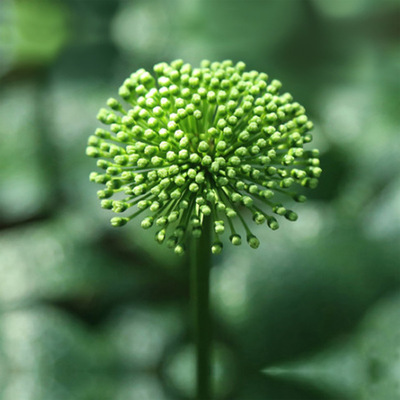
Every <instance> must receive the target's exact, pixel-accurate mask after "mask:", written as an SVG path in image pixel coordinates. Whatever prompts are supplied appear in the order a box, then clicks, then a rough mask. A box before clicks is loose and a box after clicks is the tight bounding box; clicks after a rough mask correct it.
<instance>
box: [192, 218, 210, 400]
mask: <svg viewBox="0 0 400 400" xmlns="http://www.w3.org/2000/svg"><path fill="white" fill-rule="evenodd" d="M211 266H212V261H211V218H210V217H206V218H205V220H204V221H203V234H202V235H201V236H200V237H199V238H193V239H192V243H191V251H190V293H191V310H192V313H193V337H194V341H195V354H196V400H204V399H207V400H211V399H212V387H211V380H212V321H211V315H210V271H211Z"/></svg>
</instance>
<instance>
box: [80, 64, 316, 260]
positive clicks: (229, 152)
mask: <svg viewBox="0 0 400 400" xmlns="http://www.w3.org/2000/svg"><path fill="white" fill-rule="evenodd" d="M154 71H155V74H156V78H154V77H153V75H152V74H150V73H149V72H147V71H145V70H144V69H140V70H138V71H137V72H135V73H133V74H132V75H131V76H130V77H129V78H128V79H126V80H125V82H124V83H123V85H122V86H121V87H120V89H119V96H120V97H121V98H122V99H123V100H124V101H125V103H126V104H127V105H128V107H125V106H124V105H123V104H122V103H121V102H119V101H118V100H116V99H114V98H110V99H109V100H108V102H107V105H108V107H109V108H108V109H106V108H103V109H101V110H100V112H99V114H98V119H99V120H100V121H101V122H102V123H104V124H106V125H108V126H109V129H108V130H105V129H100V128H99V129H97V130H96V132H95V134H94V135H93V136H90V137H89V141H88V147H87V155H89V156H91V157H96V158H98V161H97V166H98V167H99V168H101V169H102V170H104V172H102V173H99V172H93V173H92V174H91V175H90V180H91V181H94V182H97V183H100V184H103V185H105V188H104V189H103V190H100V191H98V193H97V194H98V197H99V198H100V199H101V206H102V207H103V208H106V209H110V210H112V211H114V212H116V213H123V214H122V215H121V216H119V217H114V218H112V219H111V224H112V225H114V226H122V225H124V224H126V223H127V222H128V221H130V220H131V219H133V218H135V217H139V216H140V217H141V225H142V227H143V228H144V229H148V228H151V227H155V228H156V229H157V232H156V234H155V238H156V240H157V241H158V242H159V243H163V242H164V241H165V242H166V243H167V245H168V246H169V247H172V248H173V249H174V250H175V252H176V253H178V254H181V253H183V252H184V249H185V243H186V241H187V238H188V237H189V236H194V237H199V236H200V235H201V234H202V226H203V221H204V218H211V220H212V227H213V244H212V251H213V253H219V252H220V251H221V250H222V242H221V240H220V236H221V235H222V234H224V232H225V231H227V232H228V233H229V238H230V241H231V242H232V244H234V245H240V244H241V241H242V239H241V236H240V235H239V233H237V225H238V224H240V225H241V226H243V228H244V230H245V232H246V238H247V242H248V243H249V245H250V246H251V247H252V248H257V247H258V246H259V240H258V239H257V238H256V237H255V236H254V235H253V234H252V233H251V231H250V228H249V226H248V224H247V222H246V220H245V218H244V214H245V212H244V211H245V210H247V211H248V212H249V213H250V214H251V215H252V218H253V221H254V222H255V223H256V224H266V225H268V226H269V227H270V228H271V229H273V230H275V229H277V228H278V227H279V225H278V221H277V220H276V218H275V217H274V216H273V215H272V214H275V215H279V216H283V217H285V218H286V219H288V220H289V221H295V220H296V219H297V214H296V213H295V212H294V211H292V210H290V209H287V208H286V206H285V205H284V204H283V202H284V201H285V200H286V199H288V198H290V199H293V200H294V201H297V202H303V201H305V199H306V198H305V196H303V195H301V194H298V193H297V192H296V189H295V188H296V186H298V185H300V186H306V187H310V188H314V187H316V185H317V183H318V177H319V176H320V174H321V168H320V167H319V159H318V150H304V149H303V145H304V144H306V143H309V142H311V140H312V136H311V135H310V134H309V133H308V131H310V129H311V128H312V126H313V125H312V122H311V121H309V120H308V118H307V116H306V115H305V109H304V107H302V106H301V105H300V104H299V103H297V102H293V98H292V96H291V95H290V94H289V93H283V94H279V90H280V88H281V86H282V85H281V83H280V82H279V81H277V80H272V81H271V82H269V83H268V76H267V75H266V74H264V73H258V72H256V71H251V72H245V64H244V63H243V62H239V63H237V64H236V65H233V64H232V62H231V61H223V62H222V63H219V62H214V63H210V62H209V61H203V62H202V63H201V68H192V66H191V65H189V64H184V63H183V61H182V60H176V61H174V62H172V63H171V64H167V63H160V64H157V65H156V66H155V67H154ZM112 197H114V198H113V199H111V198H112ZM132 210H133V211H132Z"/></svg>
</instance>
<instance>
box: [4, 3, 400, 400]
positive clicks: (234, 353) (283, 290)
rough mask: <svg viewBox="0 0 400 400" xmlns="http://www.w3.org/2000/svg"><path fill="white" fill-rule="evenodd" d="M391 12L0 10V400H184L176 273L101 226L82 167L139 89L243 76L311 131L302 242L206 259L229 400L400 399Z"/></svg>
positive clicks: (266, 242) (282, 240)
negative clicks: (267, 82)
mask: <svg viewBox="0 0 400 400" xmlns="http://www.w3.org/2000/svg"><path fill="white" fill-rule="evenodd" d="M399 26H400V14H399V4H398V2H397V1H396V0H381V1H374V0H332V1H330V0H303V1H302V0H280V1H278V0H271V1H267V0H266V1H261V0H258V1H256V0H247V1H238V0H213V1H206V0H159V1H156V0H154V1H151V0H142V1H128V0H63V1H61V0H1V2H0V399H1V400H70V399H71V400H135V399H141V400H175V399H176V400H184V399H188V398H189V397H190V394H191V392H192V380H193V379H192V377H193V369H192V364H191V360H192V357H193V354H192V348H191V345H190V325H189V318H188V312H189V310H188V306H187V304H188V298H189V292H188V281H187V279H188V270H187V264H186V260H185V259H182V258H178V257H176V256H174V255H173V254H171V253H172V252H171V251H170V250H166V249H165V248H164V247H160V246H158V245H156V244H155V242H154V239H153V233H152V232H149V233H148V232H147V231H143V230H142V229H141V228H139V227H138V224H137V223H131V224H129V226H126V227H124V228H121V229H114V228H112V227H110V225H109V218H110V217H111V215H110V214H109V213H108V212H106V211H104V210H101V209H100V205H99V201H98V199H97V197H96V190H97V189H98V187H97V186H96V185H95V184H93V183H90V182H89V180H88V175H89V173H90V172H91V171H92V170H94V169H95V165H94V162H93V160H92V159H89V158H88V157H86V156H85V154H84V153H85V146H86V141H87V138H88V136H89V135H90V134H91V133H92V132H93V131H94V130H95V128H96V127H98V126H100V125H99V123H98V122H97V121H96V118H95V117H96V114H97V111H98V109H99V108H100V107H102V106H104V104H105V101H106V99H107V98H108V97H110V96H116V95H117V88H118V87H119V85H120V84H121V83H122V81H123V80H124V79H125V78H126V77H127V76H128V75H129V74H130V73H131V72H133V71H135V70H137V69H138V68H141V67H145V68H147V69H151V68H152V65H153V64H154V63H157V62H160V61H171V60H173V59H176V58H183V59H184V60H185V61H187V62H190V63H192V64H194V65H198V64H199V62H200V60H201V59H203V58H208V59H211V60H223V59H226V58H229V59H232V60H233V61H235V62H236V61H239V60H243V61H245V62H246V64H247V67H248V69H249V70H252V69H255V70H258V71H263V72H267V73H268V74H269V75H270V76H271V77H272V78H276V79H280V80H281V81H282V82H283V85H284V89H285V90H288V91H290V92H291V93H292V94H293V95H294V97H295V99H296V100H297V101H299V102H300V103H301V104H303V105H304V106H305V107H306V109H307V111H308V115H309V117H310V119H311V120H313V121H314V123H315V129H314V132H313V133H314V143H313V146H314V147H317V148H319V149H320V150H321V153H322V157H321V162H322V168H323V170H324V172H323V175H322V177H321V183H320V186H319V187H318V189H316V190H314V191H312V193H310V192H311V191H310V192H309V193H308V194H309V195H310V198H309V201H308V202H306V203H305V204H301V205H297V206H296V207H295V210H296V211H298V213H299V216H300V217H299V220H298V221H297V222H296V223H293V224H292V223H289V222H287V223H285V222H283V223H282V224H281V228H280V229H279V230H278V231H276V232H272V231H271V230H269V229H266V228H265V227H255V228H254V232H255V233H256V234H257V235H258V236H259V237H260V239H261V243H262V244H261V246H260V248H259V250H258V251H256V252H254V251H253V250H251V249H248V248H247V247H246V246H245V245H242V246H241V247H239V248H235V247H233V246H227V248H226V250H225V251H224V252H223V254H222V255H220V256H216V257H215V258H214V261H215V267H214V269H213V271H212V301H213V309H214V318H215V326H214V331H215V340H216V346H215V348H216V351H215V353H216V356H215V382H216V383H215V385H216V390H217V392H218V399H226V400H228V399H229V400H265V399H271V400H272V399H273V400H324V399H326V400H372V399H380V400H394V399H396V398H400V384H399V382H400V311H399V310H400V251H399V244H400V156H399V154H400V136H399V130H398V129H399V114H398V112H399V105H400V104H399V103H400V101H399V100H400V78H399V67H400V52H399Z"/></svg>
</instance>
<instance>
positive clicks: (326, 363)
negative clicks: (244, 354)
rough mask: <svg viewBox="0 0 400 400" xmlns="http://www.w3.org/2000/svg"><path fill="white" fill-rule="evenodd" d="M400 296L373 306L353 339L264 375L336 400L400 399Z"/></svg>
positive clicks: (270, 370) (276, 368) (266, 371)
mask: <svg viewBox="0 0 400 400" xmlns="http://www.w3.org/2000/svg"><path fill="white" fill-rule="evenodd" d="M399 307H400V296H399V295H397V296H394V297H390V298H387V299H385V300H383V301H381V302H380V303H378V305H376V306H374V307H373V308H372V309H371V310H370V311H369V312H368V314H367V316H366V317H365V318H364V319H363V321H362V322H361V324H360V326H359V327H358V328H357V330H356V331H355V333H354V335H353V336H352V337H350V338H348V339H346V340H345V341H344V342H343V341H342V343H338V344H335V346H333V347H330V348H327V349H325V350H323V351H322V352H320V353H317V354H316V355H314V356H312V357H308V358H305V359H301V360H299V361H296V362H291V363H286V364H283V365H279V366H277V367H269V368H267V369H266V370H265V371H264V372H265V373H266V374H268V375H270V376H275V377H276V378H278V379H283V380H289V381H290V380H295V381H298V382H303V383H306V384H311V385H315V386H316V387H319V388H320V389H323V390H324V391H327V392H328V393H331V394H333V393H336V396H337V398H341V399H351V400H375V399H385V400H386V399H387V400H389V399H395V398H398V397H399V396H400V385H399V382H400V319H399V317H398V316H399Z"/></svg>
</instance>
